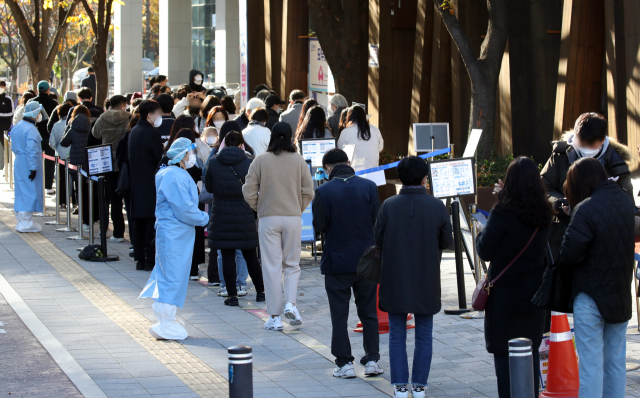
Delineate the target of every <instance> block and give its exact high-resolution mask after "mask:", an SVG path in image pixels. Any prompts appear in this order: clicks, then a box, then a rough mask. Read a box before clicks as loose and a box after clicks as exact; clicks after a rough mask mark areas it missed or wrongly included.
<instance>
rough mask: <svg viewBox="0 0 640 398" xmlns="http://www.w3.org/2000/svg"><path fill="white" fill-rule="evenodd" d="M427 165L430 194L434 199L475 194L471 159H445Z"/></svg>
mask: <svg viewBox="0 0 640 398" xmlns="http://www.w3.org/2000/svg"><path fill="white" fill-rule="evenodd" d="M428 165H429V182H430V186H431V194H432V195H433V196H435V197H436V198H439V199H444V198H453V197H456V196H462V195H475V194H476V184H475V179H476V177H475V171H474V162H473V158H457V159H446V160H440V161H437V162H428Z"/></svg>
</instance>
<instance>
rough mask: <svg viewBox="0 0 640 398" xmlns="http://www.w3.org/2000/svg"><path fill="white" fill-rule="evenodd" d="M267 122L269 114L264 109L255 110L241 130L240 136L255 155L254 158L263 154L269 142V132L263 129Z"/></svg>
mask: <svg viewBox="0 0 640 398" xmlns="http://www.w3.org/2000/svg"><path fill="white" fill-rule="evenodd" d="M268 120H269V113H268V112H267V110H266V109H264V108H256V109H254V110H253V111H252V112H251V121H250V122H249V125H248V126H247V127H246V128H245V129H244V130H242V135H243V137H244V140H245V141H246V143H247V144H249V146H251V148H253V151H254V153H255V156H258V155H260V154H261V153H265V152H266V151H267V148H268V147H269V142H270V141H271V130H269V129H268V128H266V127H265V123H266V122H267V121H268Z"/></svg>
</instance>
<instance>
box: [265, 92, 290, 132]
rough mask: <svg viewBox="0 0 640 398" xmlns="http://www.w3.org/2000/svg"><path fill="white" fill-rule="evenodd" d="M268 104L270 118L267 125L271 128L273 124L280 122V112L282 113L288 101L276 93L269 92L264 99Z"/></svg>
mask: <svg viewBox="0 0 640 398" xmlns="http://www.w3.org/2000/svg"><path fill="white" fill-rule="evenodd" d="M264 103H265V105H266V106H267V112H268V113H269V120H268V121H267V122H266V123H265V125H264V126H265V127H266V128H268V129H269V130H271V129H272V128H273V126H274V125H275V124H276V123H278V120H279V119H280V114H281V113H282V105H286V104H287V101H283V100H281V99H280V97H278V96H277V95H276V94H269V96H267V98H266V99H265V100H264Z"/></svg>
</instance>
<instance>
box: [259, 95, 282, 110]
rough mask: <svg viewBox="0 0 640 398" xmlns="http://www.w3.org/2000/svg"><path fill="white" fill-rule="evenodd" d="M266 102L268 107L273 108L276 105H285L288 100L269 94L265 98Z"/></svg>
mask: <svg viewBox="0 0 640 398" xmlns="http://www.w3.org/2000/svg"><path fill="white" fill-rule="evenodd" d="M264 103H265V104H266V105H267V109H269V108H271V107H272V106H274V105H284V104H286V103H287V101H283V100H281V99H280V97H278V96H277V95H275V94H269V96H268V97H267V98H266V99H265V100H264Z"/></svg>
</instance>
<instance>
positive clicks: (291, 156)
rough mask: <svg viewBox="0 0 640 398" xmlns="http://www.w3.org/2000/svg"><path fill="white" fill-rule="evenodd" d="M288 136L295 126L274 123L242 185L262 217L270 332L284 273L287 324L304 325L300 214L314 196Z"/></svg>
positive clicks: (277, 325) (275, 324)
mask: <svg viewBox="0 0 640 398" xmlns="http://www.w3.org/2000/svg"><path fill="white" fill-rule="evenodd" d="M227 123H231V122H227ZM225 124H226V123H225ZM223 127H224V126H223ZM292 138H293V130H292V129H291V126H290V125H289V124H288V123H283V122H279V123H276V124H275V126H273V129H272V130H271V142H270V143H269V148H268V149H267V152H265V153H264V154H262V155H260V156H258V157H257V158H255V159H254V161H253V162H252V163H251V166H250V167H249V173H248V174H247V178H246V182H245V184H244V186H243V187H242V193H243V195H244V198H245V200H246V201H247V203H249V206H251V208H252V209H253V210H254V211H257V212H258V219H259V220H260V222H259V226H258V236H259V238H260V253H261V256H262V273H263V276H264V284H265V291H266V296H267V312H268V313H269V315H270V317H269V320H267V322H266V323H265V325H264V327H265V329H269V330H282V321H281V319H280V314H282V279H283V274H284V291H285V298H286V305H285V309H284V315H285V317H287V318H288V319H289V320H290V324H291V325H301V324H302V318H301V317H300V313H299V311H298V308H297V307H296V297H297V296H298V279H299V278H300V246H301V242H300V239H301V236H302V224H301V222H300V217H302V212H303V211H304V209H306V208H307V206H308V205H309V203H311V200H312V199H313V180H312V179H311V173H310V172H309V166H308V165H307V162H305V160H304V158H303V157H302V155H300V154H299V153H298V152H296V149H295V148H294V146H293V144H292V143H291V139H292ZM284 171H286V173H284Z"/></svg>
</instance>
